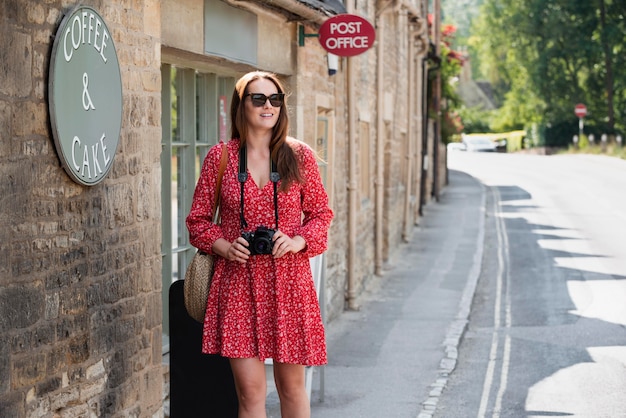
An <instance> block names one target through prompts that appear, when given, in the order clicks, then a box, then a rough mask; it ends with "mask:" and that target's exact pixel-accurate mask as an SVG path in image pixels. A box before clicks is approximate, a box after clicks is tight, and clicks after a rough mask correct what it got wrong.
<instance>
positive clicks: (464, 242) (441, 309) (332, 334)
mask: <svg viewBox="0 0 626 418" xmlns="http://www.w3.org/2000/svg"><path fill="white" fill-rule="evenodd" d="M484 206H485V191H484V187H483V186H482V185H481V184H480V183H479V182H478V181H477V180H475V179H474V178H472V177H470V176H469V175H467V174H465V173H462V172H458V171H450V173H449V185H447V186H446V187H445V189H444V190H443V191H442V193H441V195H440V199H439V201H437V202H434V201H433V202H432V203H429V204H428V205H427V206H426V207H425V208H424V215H423V217H422V218H420V220H419V225H418V226H416V227H415V229H414V231H413V234H412V238H411V241H410V242H409V243H406V244H403V245H402V246H401V247H400V248H399V249H398V250H397V251H396V252H395V253H394V254H393V259H391V260H390V261H389V262H388V264H387V266H386V268H385V271H384V274H383V275H382V276H380V277H374V278H373V280H372V284H371V285H370V286H369V287H368V289H367V291H366V292H365V294H364V295H363V296H362V297H360V298H359V300H358V301H357V302H358V304H359V310H356V311H346V312H344V313H342V314H341V315H340V317H339V318H338V319H335V320H333V321H332V322H331V323H329V324H327V341H328V357H329V364H328V365H327V366H325V367H324V368H323V369H317V370H316V372H315V374H314V380H313V392H312V396H311V416H312V417H313V418H339V417H341V418H356V417H368V418H369V417H372V418H385V417H390V418H391V417H393V418H402V417H407V418H429V417H431V416H432V414H433V413H434V410H435V408H436V406H437V403H438V400H439V396H440V395H441V393H442V391H443V390H444V389H445V386H446V383H447V380H448V376H449V373H450V372H452V370H454V367H455V366H456V360H457V349H458V346H459V344H460V340H461V338H462V336H463V333H464V331H465V329H466V326H467V322H468V317H469V313H470V307H471V302H472V298H473V295H474V291H475V289H476V283H477V281H478V276H479V274H480V268H481V260H482V253H483V238H484V216H485V210H484ZM268 408H269V410H268V417H270V418H271V417H279V416H280V414H279V412H278V409H277V408H278V405H277V397H276V395H275V394H271V395H270V396H269V398H268Z"/></svg>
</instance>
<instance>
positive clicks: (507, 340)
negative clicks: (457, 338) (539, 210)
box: [493, 193, 511, 418]
mask: <svg viewBox="0 0 626 418" xmlns="http://www.w3.org/2000/svg"><path fill="white" fill-rule="evenodd" d="M498 201H500V196H499V193H498ZM499 208H500V206H499V205H498V212H497V213H498V217H497V218H498V219H497V221H498V222H497V224H498V225H499V228H498V229H499V238H498V245H499V252H500V253H502V254H503V257H502V258H503V261H504V265H505V268H504V272H505V276H504V283H505V291H504V292H505V293H504V327H505V328H506V333H505V337H504V347H503V353H502V369H501V371H500V387H499V389H498V394H497V395H496V403H495V406H494V412H493V417H494V418H497V417H499V416H500V412H501V411H502V398H503V397H504V392H505V391H506V387H507V384H508V380H509V366H510V362H511V336H510V334H509V330H510V329H511V269H510V266H511V263H510V260H511V259H510V252H509V238H508V235H507V231H506V224H505V223H504V217H503V216H500V214H501V212H500V209H499ZM500 238H501V239H500Z"/></svg>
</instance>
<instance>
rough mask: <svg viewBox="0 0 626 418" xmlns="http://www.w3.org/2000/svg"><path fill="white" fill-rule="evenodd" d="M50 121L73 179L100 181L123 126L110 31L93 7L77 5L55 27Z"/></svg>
mask: <svg viewBox="0 0 626 418" xmlns="http://www.w3.org/2000/svg"><path fill="white" fill-rule="evenodd" d="M48 89H49V99H48V101H49V106H50V121H51V124H52V132H53V135H54V143H55V146H56V149H57V153H58V154H59V158H60V160H61V163H62V165H63V168H64V169H65V171H67V173H68V174H69V175H70V177H71V178H72V179H73V180H74V181H76V182H77V183H81V184H84V185H87V186H92V185H94V184H97V183H99V182H101V181H102V180H103V179H104V178H105V177H106V175H107V174H108V173H109V170H110V169H111V166H112V165H113V158H114V156H115V152H116V150H117V146H118V144H119V137H120V130H121V127H122V77H121V74H120V64H119V61H118V59H117V53H116V51H115V45H114V44H113V38H112V37H111V32H110V31H109V28H108V27H107V25H106V23H105V22H104V19H103V18H102V17H101V16H100V15H99V14H98V12H96V11H95V10H94V9H93V8H91V7H88V6H78V7H76V8H74V10H73V11H72V12H71V13H69V14H67V15H66V16H65V17H64V18H63V20H62V22H61V26H60V27H59V29H58V31H57V34H56V37H55V38H54V44H53V47H52V56H51V63H50V77H49V82H48Z"/></svg>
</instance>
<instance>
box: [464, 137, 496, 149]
mask: <svg viewBox="0 0 626 418" xmlns="http://www.w3.org/2000/svg"><path fill="white" fill-rule="evenodd" d="M463 143H464V144H465V149H466V150H467V151H470V152H495V151H496V147H497V144H496V143H495V142H493V141H492V140H491V139H489V138H487V137H481V136H466V137H464V138H463Z"/></svg>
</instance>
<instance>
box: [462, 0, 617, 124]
mask: <svg viewBox="0 0 626 418" xmlns="http://www.w3.org/2000/svg"><path fill="white" fill-rule="evenodd" d="M625 6H626V2H625V0H591V1H588V2H573V1H571V0H528V1H525V2H519V1H517V0H485V3H484V4H483V7H482V8H481V14H480V16H479V18H478V19H477V20H476V23H475V25H474V26H473V28H472V36H471V37H470V43H471V46H472V47H473V50H475V51H477V53H478V54H479V56H480V62H481V66H482V68H481V73H482V74H484V75H485V76H487V77H488V78H489V80H490V81H491V82H492V84H493V85H494V91H495V92H496V94H497V95H498V96H499V97H498V98H499V100H501V101H502V103H503V106H502V108H501V109H500V112H499V115H498V117H496V118H495V124H496V125H498V126H499V127H508V128H514V127H518V126H520V125H522V126H526V127H529V126H531V125H533V124H541V125H545V126H548V127H549V126H556V125H564V126H567V124H569V125H572V129H575V127H576V119H575V116H574V115H573V108H574V105H575V104H576V103H579V102H582V103H585V104H587V108H588V109H589V112H590V118H588V123H589V122H591V124H592V125H593V124H595V125H602V126H603V127H604V128H606V129H607V130H608V131H609V132H612V131H613V130H614V129H618V130H622V129H623V128H624V123H623V121H622V120H621V116H622V115H621V113H620V112H618V111H617V109H623V108H624V106H625V105H626V93H625V88H626V74H622V73H615V72H614V71H613V68H622V67H623V65H624V64H625V62H624V61H625V58H624V53H623V52H624V47H623V45H624V41H625V40H626V31H625V30H624V29H625V27H626V22H625V14H624V10H626V7H625Z"/></svg>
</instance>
